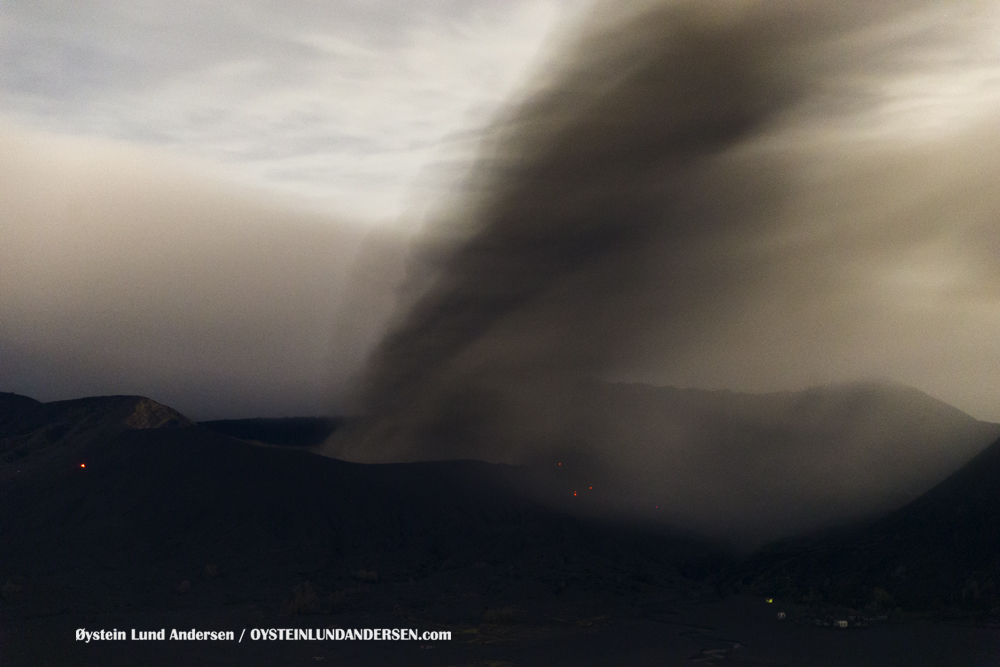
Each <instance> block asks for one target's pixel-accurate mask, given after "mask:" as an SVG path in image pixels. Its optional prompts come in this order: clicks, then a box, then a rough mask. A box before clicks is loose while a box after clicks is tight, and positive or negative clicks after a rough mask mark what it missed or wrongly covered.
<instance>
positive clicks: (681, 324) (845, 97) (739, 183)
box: [330, 2, 996, 487]
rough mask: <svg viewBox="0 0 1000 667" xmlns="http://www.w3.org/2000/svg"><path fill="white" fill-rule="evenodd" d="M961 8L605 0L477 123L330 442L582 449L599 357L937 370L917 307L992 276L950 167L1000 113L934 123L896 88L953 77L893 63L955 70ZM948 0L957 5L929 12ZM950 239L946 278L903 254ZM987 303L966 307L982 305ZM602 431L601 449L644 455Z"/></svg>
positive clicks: (666, 367) (832, 373)
mask: <svg viewBox="0 0 1000 667" xmlns="http://www.w3.org/2000/svg"><path fill="white" fill-rule="evenodd" d="M948 7H951V8H955V7H956V6H955V5H949V6H948ZM970 8H972V9H974V6H973V5H972V4H966V5H962V7H961V8H956V9H955V14H954V15H952V14H951V13H950V12H949V10H948V8H946V6H945V5H944V3H936V2H919V3H913V2H907V3H903V2H877V3H870V2H865V3H861V2H853V3H838V4H837V5H836V6H831V5H828V4H826V3H819V2H799V3H793V4H789V3H781V4H780V5H779V4H774V3H761V2H726V3H712V4H711V5H706V4H705V3H694V2H662V3H649V4H648V5H644V6H643V7H642V8H641V9H640V10H635V9H634V8H633V9H630V10H621V11H618V10H610V9H605V10H602V11H599V12H597V13H596V14H595V18H594V21H593V23H592V24H591V26H590V28H589V29H588V31H587V32H586V34H585V35H584V36H583V37H582V38H581V39H580V40H579V43H578V44H576V46H575V47H574V48H572V49H569V50H568V52H567V53H566V54H565V56H564V58H563V59H562V60H556V61H555V62H553V63H551V64H550V65H551V66H550V69H549V72H550V74H549V75H547V76H546V77H545V78H542V79H540V81H539V82H538V85H537V86H536V88H535V89H533V90H532V91H530V92H529V93H526V95H525V96H524V99H523V101H522V102H520V103H519V104H518V105H516V107H515V108H514V109H513V110H512V111H511V112H510V113H509V114H508V115H507V116H505V117H504V118H503V119H502V120H501V121H499V122H498V123H497V124H496V125H495V126H494V128H493V130H492V132H491V133H489V134H488V135H487V136H485V137H484V139H483V144H482V150H481V157H480V159H479V161H478V162H477V163H476V165H475V166H474V167H473V168H472V170H471V172H470V175H469V177H468V179H467V181H466V182H465V185H464V187H465V190H464V192H463V196H462V197H460V198H459V200H458V201H457V202H456V204H455V205H454V208H453V210H452V211H451V212H450V213H449V214H448V215H446V216H443V219H442V221H441V222H440V223H439V224H437V225H434V226H431V227H430V228H429V229H428V231H427V233H426V235H425V237H424V238H423V240H422V244H421V245H420V246H419V247H418V248H417V249H416V251H415V252H414V254H413V257H412V262H411V266H410V278H409V281H408V283H407V287H406V294H408V295H409V301H408V303H407V305H406V306H404V307H402V308H401V309H400V316H399V318H398V320H397V322H396V324H395V326H394V328H393V329H392V330H391V331H390V333H389V334H388V335H387V336H386V337H385V338H384V339H383V340H382V342H381V343H380V345H379V346H378V348H377V349H376V351H375V353H374V354H373V356H372V357H371V359H370V361H369V364H368V367H367V372H366V373H365V375H364V376H363V377H362V378H361V381H360V383H359V386H358V391H357V404H356V405H357V410H358V412H359V414H361V415H363V419H362V420H361V421H360V422H359V424H358V426H357V427H356V428H355V429H354V431H353V432H351V433H349V434H347V435H343V434H342V435H341V436H339V437H338V438H336V439H335V441H334V442H332V443H331V445H330V452H331V453H332V454H334V455H337V456H342V457H346V458H352V459H356V460H362V461H400V460H419V459H443V458H482V459H486V460H493V461H507V462H526V461H533V460H539V458H544V459H547V458H550V456H549V455H550V454H552V453H553V452H562V451H582V450H584V449H587V447H583V448H581V447H580V446H579V443H578V442H576V441H575V439H579V438H583V439H586V438H588V437H589V436H588V435H587V433H589V432H595V431H596V430H598V429H597V425H598V424H601V423H603V422H606V421H608V420H612V421H613V420H614V419H615V418H616V415H613V414H609V412H608V408H607V405H606V404H604V403H602V401H601V400H600V399H599V394H600V392H595V391H593V390H592V389H591V387H593V386H594V385H593V384H592V383H591V379H593V378H609V377H622V376H632V377H634V376H637V375H641V374H643V373H649V372H650V369H651V368H655V369H656V370H654V371H653V372H654V373H658V374H659V375H660V377H662V378H664V379H666V380H670V379H676V378H678V377H683V378H684V379H685V380H686V381H687V382H686V383H689V384H696V385H701V386H707V385H721V386H726V383H727V381H728V382H729V383H730V384H731V385H737V386H739V385H740V384H743V385H746V384H751V385H752V384H753V383H754V378H755V377H756V378H757V381H758V382H760V384H763V385H764V386H765V387H766V386H768V385H770V386H771V387H772V388H774V385H777V386H778V387H779V388H780V387H789V386H806V385H807V384H814V383H815V382H811V380H813V379H815V378H816V376H819V377H820V378H822V380H823V381H826V380H840V381H842V380H851V379H869V378H873V377H880V378H890V379H895V380H901V381H908V380H909V381H912V376H913V375H914V374H917V375H919V374H920V373H921V372H922V371H923V372H925V371H926V366H924V367H921V361H920V359H921V355H923V356H926V354H927V352H928V350H931V349H933V347H932V346H933V341H932V340H930V338H929V337H928V336H924V335H920V334H918V335H914V326H915V325H919V324H920V323H926V322H927V321H931V320H933V321H935V322H938V324H940V323H941V322H942V321H944V318H947V317H948V316H949V308H950V306H949V305H948V303H949V292H950V291H951V290H954V289H958V290H966V291H969V292H970V296H971V293H978V292H981V291H982V289H983V286H984V285H985V284H987V283H986V282H985V278H986V276H987V275H988V274H991V271H992V270H990V269H988V268H986V267H984V266H981V267H980V268H981V269H982V272H981V273H980V274H978V275H976V276H975V277H970V276H968V275H966V274H964V273H962V272H963V271H965V270H966V269H968V268H969V267H971V266H973V265H974V264H975V262H974V261H973V258H974V255H975V254H976V252H975V249H974V247H973V246H972V244H970V243H969V241H968V240H967V239H964V238H957V239H956V237H955V230H964V232H963V233H965V232H969V233H971V231H972V230H974V231H975V232H976V233H980V234H987V235H989V236H990V237H991V238H995V232H992V231H991V230H989V228H987V227H985V226H984V219H983V217H982V215H981V213H982V210H981V207H982V204H981V202H979V201H976V200H975V199H973V198H981V197H983V196H984V194H985V192H984V190H982V189H977V190H975V191H974V192H972V193H970V198H966V199H963V200H962V201H956V200H954V199H953V198H952V197H950V196H949V194H948V193H947V191H946V185H945V184H946V183H947V182H948V181H949V179H952V180H954V179H956V178H957V179H959V180H961V179H962V178H964V177H965V176H968V175H971V174H972V173H973V171H974V169H970V168H968V166H966V165H965V164H961V163H962V161H963V160H966V159H969V158H971V159H972V161H973V162H975V163H976V167H975V168H983V167H986V168H990V169H992V168H995V161H993V160H992V159H991V158H988V156H984V155H982V154H978V155H977V154H975V153H974V152H972V153H970V152H969V151H970V150H971V147H972V146H973V145H974V144H975V143H976V142H977V141H982V139H983V137H984V136H985V137H992V136H994V135H993V134H987V133H986V132H984V131H981V130H978V129H976V127H975V126H974V125H971V124H970V125H969V127H970V129H969V130H968V136H972V137H973V139H972V140H971V141H969V140H968V139H967V138H962V137H961V136H959V135H960V134H961V133H959V134H954V133H953V134H948V133H944V134H941V133H938V134H937V135H935V134H933V133H932V132H928V133H927V137H925V138H921V137H920V136H919V133H920V132H923V131H924V129H923V125H921V123H924V124H926V123H927V122H929V119H930V120H933V118H930V117H929V116H927V115H924V116H919V114H917V115H914V114H912V113H910V112H909V110H908V109H907V108H904V107H905V106H906V105H902V107H900V108H899V109H897V110H896V111H891V110H892V109H894V108H896V107H899V106H900V105H899V102H900V101H901V100H902V101H904V102H905V101H909V102H914V101H916V103H917V106H919V105H920V104H921V103H925V102H926V103H930V102H928V101H931V102H935V103H937V102H940V101H941V95H940V94H939V93H940V91H939V90H936V89H934V85H935V84H933V82H932V83H931V84H929V87H928V88H927V89H921V90H918V91H916V92H915V93H912V94H911V95H910V97H906V96H905V95H904V94H903V93H898V92H895V91H897V88H898V86H897V85H896V84H900V82H903V84H905V82H907V81H909V79H908V78H907V77H911V78H912V77H913V76H916V75H921V74H927V75H928V76H930V77H931V79H933V77H934V76H943V74H942V72H945V70H946V69H947V68H946V67H945V69H941V68H938V69H934V67H937V66H936V65H934V63H935V62H937V60H936V58H938V56H939V55H940V54H941V53H942V49H943V50H944V51H947V49H948V48H956V47H957V48H962V46H963V41H962V40H964V39H966V37H965V36H961V35H960V33H961V30H959V29H958V28H959V27H961V26H965V25H966V23H963V21H965V22H968V21H970V20H971V19H970V18H969V17H970V16H972V15H973V14H974V12H973V11H972V9H970ZM942 15H948V16H952V18H953V19H954V22H953V23H945V24H941V23H938V24H935V23H934V19H935V18H941V16H942ZM956 17H957V18H956ZM935 25H938V26H940V27H938V28H935V27H934V26H935ZM987 64H989V63H987ZM994 64H995V63H994ZM932 65H933V67H932ZM980 65H982V64H981V63H980V64H979V65H977V64H975V63H971V64H968V65H967V66H968V67H969V68H974V67H978V66H980ZM964 66H965V65H963V67H964ZM942 67H944V66H942ZM963 71H964V70H963ZM938 83H940V81H938ZM903 84H900V85H903ZM894 86H895V87H894ZM903 88H905V85H903ZM900 95H902V97H900ZM894 105H895V106H894ZM911 106H912V105H911ZM886 109H889V111H886ZM893 124H896V125H897V126H898V125H899V124H903V126H906V124H909V126H912V128H913V132H911V133H909V135H908V136H907V133H905V132H904V133H902V134H903V135H904V136H900V132H899V129H898V127H897V128H895V129H894V128H893V127H892V126H893ZM942 137H943V138H942ZM949 160H950V161H951V162H948V161H949ZM945 162H948V164H951V165H955V164H961V166H960V167H957V170H958V173H957V174H948V173H946V170H947V167H944V166H942V165H943V164H944V163H945ZM994 173H995V172H994ZM873 176H874V177H877V178H878V179H879V181H878V185H877V186H876V185H875V184H874V183H873V182H872V181H871V178H872V177H873ZM928 186H936V187H928ZM989 211H990V213H991V214H992V213H994V212H995V209H994V208H992V207H990V208H989ZM935 244H938V245H939V246H940V248H938V250H940V252H938V251H933V252H932V254H934V255H935V256H936V257H939V258H941V257H945V258H946V259H945V260H944V261H945V268H944V269H942V270H943V271H944V272H945V273H949V275H951V274H954V275H953V276H952V277H954V281H953V282H954V284H952V283H948V282H947V280H946V281H945V282H946V283H947V284H945V286H944V287H941V286H940V285H938V284H935V285H936V286H931V287H928V286H927V285H922V284H919V283H920V280H921V279H922V278H927V276H931V278H928V280H931V281H932V282H933V275H932V274H933V269H932V268H931V269H928V268H927V267H925V266H919V269H918V270H917V271H916V273H917V274H918V275H917V276H916V277H913V276H909V277H908V275H909V274H907V267H908V266H911V264H912V262H911V260H912V257H913V256H914V253H919V251H920V249H921V248H927V247H932V248H934V247H935ZM942 249H943V250H942ZM948 253H951V255H949V254H948ZM908 262H909V264H908ZM977 266H978V265H977ZM911 268H912V266H911ZM949 279H950V278H949ZM942 290H944V291H942ZM903 296H905V297H907V298H910V297H913V298H916V299H918V300H922V302H921V303H918V304H916V305H914V304H913V303H905V301H906V299H905V298H901V297H903ZM980 305H982V304H980ZM952 314H954V313H952ZM994 314H995V311H991V310H990V309H989V307H988V306H987V307H985V309H982V308H980V309H977V310H976V314H974V315H970V314H969V313H965V314H963V315H961V317H962V318H964V320H963V321H965V322H966V323H970V322H976V326H977V327H981V326H982V325H983V323H984V322H986V321H989V320H990V318H991V317H993V315H994ZM925 330H926V329H925ZM964 335H965V336H966V337H969V336H972V337H974V336H976V335H978V334H977V333H976V332H973V333H971V334H968V333H967V334H964ZM961 338H962V336H961V335H960V336H958V337H956V338H955V339H954V340H955V342H958V341H959V340H960V339H961ZM888 341H893V342H894V343H896V344H898V349H895V350H887V349H884V348H885V347H891V345H888V346H886V343H887V342H888ZM991 353H992V354H993V355H994V356H995V354H996V351H995V350H992V352H991ZM713 358H717V359H724V360H726V362H727V365H726V367H725V368H722V369H719V368H712V367H711V361H710V360H711V359H713ZM692 359H694V360H700V361H695V362H694V364H693V365H692V363H691V360H692ZM706 360H707V361H706ZM873 360H874V361H873ZM699 363H701V364H702V367H701V368H700V369H699V367H698V364H699ZM744 363H745V366H746V367H741V366H742V365H743V364H744ZM754 369H756V370H757V371H758V372H757V374H756V375H755V372H754ZM958 376H959V374H956V373H954V372H953V373H952V375H951V380H950V381H946V382H944V383H939V384H938V386H946V385H947V386H948V388H949V389H952V390H953V389H955V387H956V382H957V380H956V378H957V377H958ZM939 380H940V378H939ZM949 382H950V384H949ZM914 384H918V386H923V385H921V383H918V382H914ZM581 424H582V425H583V426H581ZM588 425H590V426H592V428H591V427H589V426H588ZM613 440H614V438H613V437H612V438H610V439H609V440H608V441H607V442H605V443H604V445H603V446H604V451H603V453H602V455H601V456H602V457H603V458H602V464H607V465H610V466H611V467H612V469H614V468H617V469H619V470H624V471H632V472H635V471H636V470H637V469H639V468H641V466H642V462H641V461H636V460H630V459H629V456H628V455H627V454H626V453H622V454H621V456H617V455H616V454H615V453H614V451H613V449H614V442H613ZM626 477H627V474H626ZM654 477H655V476H654ZM663 481H664V480H663V479H655V478H653V479H643V481H642V484H644V485H646V486H647V487H648V486H650V485H655V484H657V483H663Z"/></svg>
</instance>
